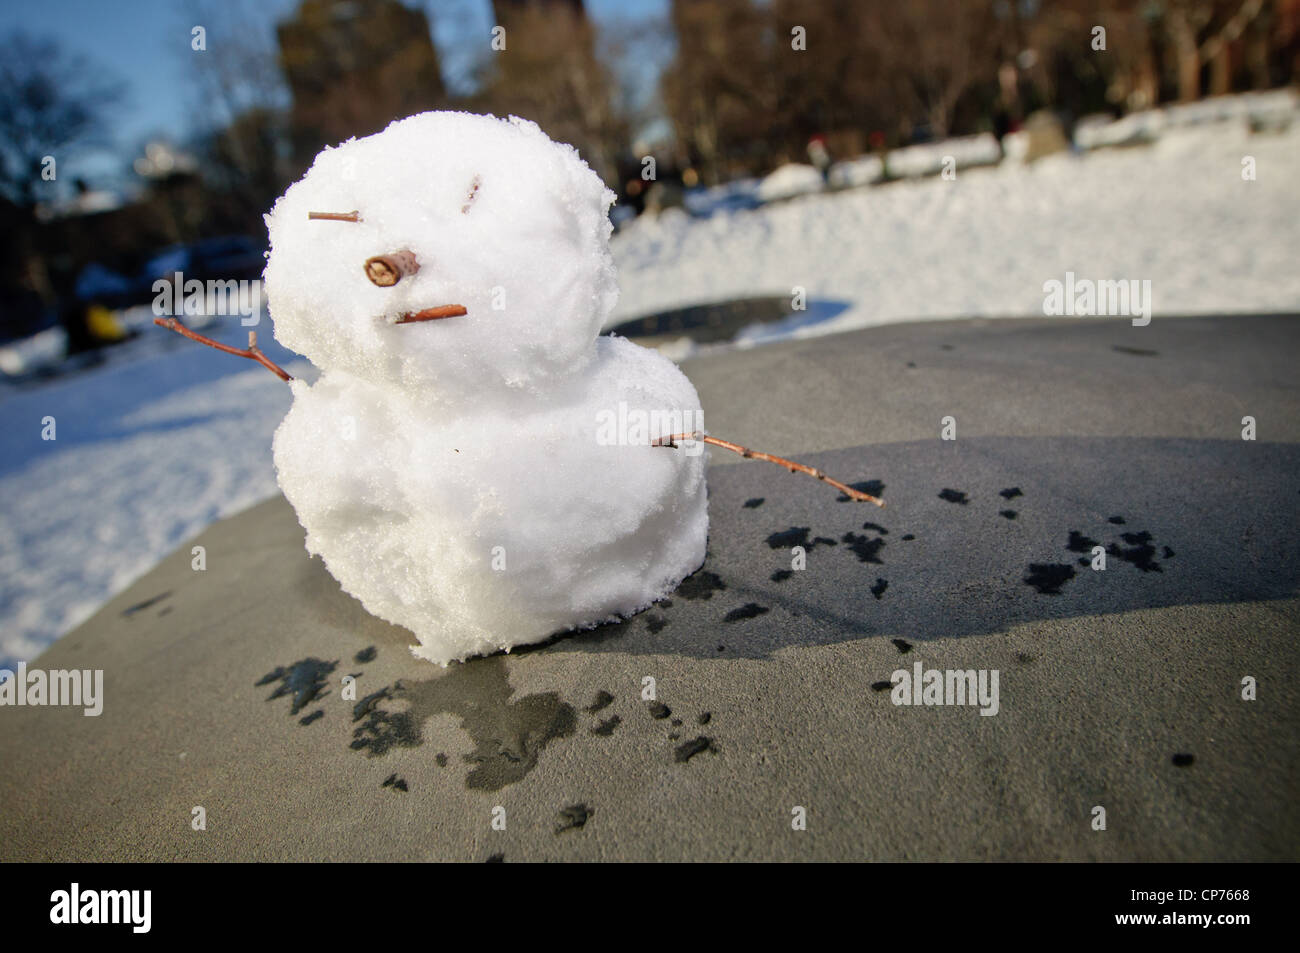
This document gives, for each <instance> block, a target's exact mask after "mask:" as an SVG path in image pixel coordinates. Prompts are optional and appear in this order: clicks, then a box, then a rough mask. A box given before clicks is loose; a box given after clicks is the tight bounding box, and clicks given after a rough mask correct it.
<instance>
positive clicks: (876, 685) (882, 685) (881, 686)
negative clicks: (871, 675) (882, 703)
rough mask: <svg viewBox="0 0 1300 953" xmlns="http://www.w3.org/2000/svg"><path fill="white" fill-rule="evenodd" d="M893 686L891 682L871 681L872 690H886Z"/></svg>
mask: <svg viewBox="0 0 1300 953" xmlns="http://www.w3.org/2000/svg"><path fill="white" fill-rule="evenodd" d="M893 687H894V683H893V682H872V683H871V690H872V691H873V692H887V691H889V690H890V689H891V688H893Z"/></svg>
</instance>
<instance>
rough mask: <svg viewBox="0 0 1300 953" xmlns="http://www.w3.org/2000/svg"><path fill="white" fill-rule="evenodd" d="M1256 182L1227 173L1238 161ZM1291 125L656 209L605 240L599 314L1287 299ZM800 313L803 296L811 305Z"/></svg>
mask: <svg viewBox="0 0 1300 953" xmlns="http://www.w3.org/2000/svg"><path fill="white" fill-rule="evenodd" d="M1245 156H1251V157H1253V158H1254V160H1255V172H1256V179H1255V180H1254V181H1245V180H1243V178H1242V159H1243V157H1245ZM1298 239H1300V123H1295V124H1293V125H1292V127H1291V129H1290V130H1289V131H1287V132H1285V133H1282V134H1274V133H1269V134H1259V135H1251V134H1250V133H1249V131H1248V130H1247V128H1246V126H1245V124H1244V123H1241V124H1239V125H1238V124H1228V125H1215V126H1201V127H1195V128H1188V129H1176V130H1167V131H1166V132H1165V133H1164V134H1163V135H1162V137H1161V138H1160V139H1159V140H1158V141H1157V142H1155V143H1154V144H1153V145H1150V146H1145V147H1138V148H1132V149H1109V150H1099V151H1096V152H1088V153H1083V154H1071V153H1061V154H1059V155H1055V156H1050V157H1048V158H1045V159H1042V160H1040V161H1038V162H1036V163H1034V164H1032V165H1029V166H1022V165H1019V164H1016V163H1010V162H1008V163H1003V164H1002V165H1000V166H997V167H993V168H983V169H970V170H966V171H960V172H959V173H958V174H957V176H956V178H955V179H953V180H951V181H949V180H944V179H942V178H930V179H922V180H909V181H902V182H894V183H889V184H886V185H877V186H871V187H868V188H861V189H852V190H848V191H842V192H833V193H822V194H818V195H808V196H804V197H802V198H798V199H793V200H790V201H786V202H783V203H780V204H774V205H769V206H764V207H762V208H758V209H754V210H751V211H740V212H727V211H719V212H717V213H715V214H714V215H712V216H711V217H709V218H707V219H702V220H701V219H693V218H691V217H689V216H687V215H685V214H682V213H679V212H676V211H668V212H665V213H663V214H661V215H660V216H659V217H658V218H657V219H656V218H648V217H642V218H640V219H637V220H636V221H635V222H632V223H630V224H629V225H628V226H627V227H625V228H624V229H623V230H622V231H620V232H619V235H618V237H617V238H616V240H615V243H614V251H615V257H616V259H617V261H618V265H619V281H620V283H621V286H622V289H623V297H622V300H621V301H620V304H619V309H618V312H617V313H616V315H615V316H614V318H613V323H617V322H619V321H623V320H627V319H629V318H632V317H635V316H638V315H641V314H646V313H653V312H657V311H663V310H668V309H670V308H676V307H682V306H685V305H688V304H694V303H698V302H701V301H710V300H722V299H727V298H733V297H746V296H752V295H762V294H770V295H790V294H791V293H792V289H794V288H796V287H798V288H803V289H805V290H806V294H807V297H808V299H809V300H831V301H837V302H843V303H846V304H847V305H848V308H847V310H844V311H842V312H841V313H840V314H838V315H837V316H836V317H835V318H833V319H831V320H828V321H822V322H815V323H808V324H805V325H804V326H802V327H798V328H792V329H791V333H792V334H795V335H804V334H814V333H828V332H833V331H843V330H847V329H850V328H857V327H866V326H870V325H876V324H885V323H889V322H894V321H902V320H913V319H926V318H951V317H957V316H991V317H993V316H1028V315H1039V316H1041V315H1042V314H1043V310H1042V308H1043V283H1044V282H1046V281H1048V280H1050V279H1053V278H1055V279H1058V280H1064V278H1065V273H1066V272H1067V271H1073V272H1074V273H1075V275H1076V276H1078V277H1080V278H1092V279H1103V278H1104V279H1123V278H1130V279H1149V280H1150V281H1151V287H1152V298H1153V302H1154V311H1155V316H1156V319H1157V320H1159V317H1160V315H1161V314H1166V315H1168V314H1179V313H1207V312H1224V311H1226V312H1250V311H1286V310H1298V309H1300V268H1298V267H1296V261H1297V253H1298V252H1300V240H1298ZM810 310H811V309H810Z"/></svg>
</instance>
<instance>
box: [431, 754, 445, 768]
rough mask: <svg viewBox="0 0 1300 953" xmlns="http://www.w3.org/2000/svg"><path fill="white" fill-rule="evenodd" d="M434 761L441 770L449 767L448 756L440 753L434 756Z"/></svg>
mask: <svg viewBox="0 0 1300 953" xmlns="http://www.w3.org/2000/svg"><path fill="white" fill-rule="evenodd" d="M433 760H434V761H436V762H438V767H440V768H445V767H447V756H446V755H445V754H444V753H443V752H441V751H439V752H438V753H437V754H436V755H434V756H433Z"/></svg>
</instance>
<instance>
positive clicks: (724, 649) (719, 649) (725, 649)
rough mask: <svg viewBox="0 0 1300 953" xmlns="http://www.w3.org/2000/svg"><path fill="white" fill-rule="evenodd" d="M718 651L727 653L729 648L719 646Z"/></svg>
mask: <svg viewBox="0 0 1300 953" xmlns="http://www.w3.org/2000/svg"><path fill="white" fill-rule="evenodd" d="M718 651H719V652H725V651H727V647H726V646H725V645H719V646H718Z"/></svg>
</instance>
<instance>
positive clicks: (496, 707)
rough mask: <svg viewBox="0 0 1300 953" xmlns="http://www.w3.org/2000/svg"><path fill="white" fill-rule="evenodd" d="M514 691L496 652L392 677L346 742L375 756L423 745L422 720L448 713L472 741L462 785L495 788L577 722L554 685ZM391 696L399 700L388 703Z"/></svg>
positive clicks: (525, 769) (519, 774)
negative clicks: (415, 676)
mask: <svg viewBox="0 0 1300 953" xmlns="http://www.w3.org/2000/svg"><path fill="white" fill-rule="evenodd" d="M377 694H378V693H377ZM513 695H514V689H512V688H511V687H510V680H509V677H508V674H507V670H506V667H505V662H504V660H503V659H502V658H501V657H499V656H492V657H488V658H482V659H474V660H473V661H470V662H465V663H463V664H461V665H457V666H456V667H454V668H452V669H450V670H448V672H447V673H446V674H444V675H441V676H437V677H434V678H431V679H429V680H427V681H421V682H414V683H410V684H408V683H405V682H397V683H396V684H394V685H393V686H392V688H391V689H390V690H389V692H388V694H387V695H386V696H384V697H382V698H379V699H376V700H374V701H373V702H372V703H371V704H370V705H369V706H368V711H367V712H366V713H365V720H364V721H363V722H362V723H361V724H360V725H358V726H357V727H356V728H355V729H354V730H353V732H352V734H353V740H352V745H351V747H352V748H353V749H355V750H358V751H365V752H366V753H367V755H368V756H369V757H377V756H380V755H384V754H386V753H387V752H388V751H390V750H392V749H393V748H396V747H415V746H417V745H422V744H424V734H423V726H424V723H425V722H426V721H428V720H429V719H431V718H433V717H435V716H436V715H441V714H449V715H453V716H455V717H457V718H459V719H460V724H461V728H462V729H463V730H464V731H465V732H466V734H468V735H469V737H470V740H471V741H473V743H474V750H473V751H471V752H470V753H469V754H467V755H465V756H464V760H465V763H466V764H469V765H472V768H471V770H470V772H469V774H468V775H467V776H466V778H465V786H466V787H468V788H471V789H475V790H484V791H498V790H500V789H501V788H503V787H505V786H506V785H508V784H514V783H515V782H516V781H519V780H520V779H522V778H523V777H524V776H526V775H527V774H528V773H529V772H530V771H532V769H533V768H534V767H536V766H537V759H538V758H539V757H540V755H541V753H542V751H543V750H544V749H545V748H546V746H547V745H548V744H550V743H551V742H552V741H554V740H556V739H558V738H565V737H568V736H569V735H572V734H573V733H574V731H575V730H576V729H577V721H578V717H577V712H576V711H575V710H574V708H573V706H572V705H569V704H567V703H566V702H563V701H561V700H560V697H559V695H558V694H557V693H555V692H538V693H535V694H532V695H524V696H523V697H520V698H515V697H512V696H513ZM394 704H402V705H405V708H404V709H403V710H400V711H390V710H389V706H391V705H394Z"/></svg>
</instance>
